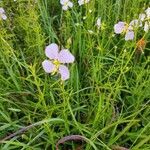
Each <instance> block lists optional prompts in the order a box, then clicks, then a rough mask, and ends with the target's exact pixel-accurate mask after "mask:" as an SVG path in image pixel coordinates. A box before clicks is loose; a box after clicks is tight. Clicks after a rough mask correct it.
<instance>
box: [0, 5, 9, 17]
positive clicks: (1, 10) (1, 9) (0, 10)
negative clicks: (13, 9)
mask: <svg viewBox="0 0 150 150" xmlns="http://www.w3.org/2000/svg"><path fill="white" fill-rule="evenodd" d="M2 19H3V20H6V19H7V16H6V14H5V10H4V8H2V7H0V20H2Z"/></svg>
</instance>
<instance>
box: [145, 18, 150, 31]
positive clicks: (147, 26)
mask: <svg viewBox="0 0 150 150" xmlns="http://www.w3.org/2000/svg"><path fill="white" fill-rule="evenodd" d="M149 28H150V25H149V24H148V22H147V21H146V22H145V24H144V31H145V32H148V30H149Z"/></svg>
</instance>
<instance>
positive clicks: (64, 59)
mask: <svg viewBox="0 0 150 150" xmlns="http://www.w3.org/2000/svg"><path fill="white" fill-rule="evenodd" d="M45 54H46V56H47V57H48V58H49V60H44V61H43V62H42V66H43V69H44V70H45V72H46V73H52V74H55V73H60V75H61V80H67V79H69V77H70V72H69V69H68V67H66V66H65V65H64V64H67V63H73V62H74V60H75V58H74V56H73V55H72V54H71V53H70V52H69V50H68V49H62V50H61V51H60V52H59V48H58V45H57V44H55V43H52V44H50V45H48V46H47V47H46V49H45Z"/></svg>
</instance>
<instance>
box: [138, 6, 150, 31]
mask: <svg viewBox="0 0 150 150" xmlns="http://www.w3.org/2000/svg"><path fill="white" fill-rule="evenodd" d="M139 20H140V21H141V22H142V23H144V31H145V32H148V31H149V29H150V7H148V8H147V9H146V10H145V12H144V13H142V14H140V15H139Z"/></svg>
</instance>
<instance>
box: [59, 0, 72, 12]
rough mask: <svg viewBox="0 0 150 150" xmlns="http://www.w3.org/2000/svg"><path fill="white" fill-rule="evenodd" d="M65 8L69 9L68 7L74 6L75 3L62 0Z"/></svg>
mask: <svg viewBox="0 0 150 150" xmlns="http://www.w3.org/2000/svg"><path fill="white" fill-rule="evenodd" d="M60 3H61V5H62V9H63V10H68V8H69V7H70V8H72V7H73V3H72V2H71V1H70V0H60Z"/></svg>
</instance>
